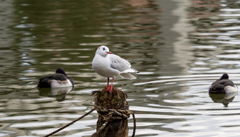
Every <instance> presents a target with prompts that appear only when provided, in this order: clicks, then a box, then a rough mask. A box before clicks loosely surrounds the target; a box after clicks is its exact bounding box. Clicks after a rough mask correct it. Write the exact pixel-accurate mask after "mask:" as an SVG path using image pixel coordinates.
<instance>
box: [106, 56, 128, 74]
mask: <svg viewBox="0 0 240 137" xmlns="http://www.w3.org/2000/svg"><path fill="white" fill-rule="evenodd" d="M108 55H109V59H110V62H111V63H110V67H111V68H112V69H116V70H118V71H120V72H125V71H126V72H125V73H127V72H131V71H127V70H131V64H130V63H129V62H128V61H127V60H125V59H123V58H121V57H119V56H118V55H115V54H108Z"/></svg>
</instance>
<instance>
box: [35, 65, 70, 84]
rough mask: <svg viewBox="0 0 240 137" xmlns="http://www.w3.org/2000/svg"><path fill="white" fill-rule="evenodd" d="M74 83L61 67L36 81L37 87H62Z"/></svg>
mask: <svg viewBox="0 0 240 137" xmlns="http://www.w3.org/2000/svg"><path fill="white" fill-rule="evenodd" d="M73 85H74V81H73V79H72V78H70V77H68V76H67V74H66V73H65V71H64V69H63V68H58V69H57V70H56V73H55V74H51V75H47V76H45V77H42V78H40V79H39V81H38V85H37V87H38V88H63V87H71V86H73Z"/></svg>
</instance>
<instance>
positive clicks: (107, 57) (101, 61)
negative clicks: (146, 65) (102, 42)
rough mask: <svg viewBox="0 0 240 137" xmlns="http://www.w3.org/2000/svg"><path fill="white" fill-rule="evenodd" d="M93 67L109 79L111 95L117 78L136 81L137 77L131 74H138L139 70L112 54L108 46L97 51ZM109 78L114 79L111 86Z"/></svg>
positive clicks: (108, 89) (108, 88)
mask: <svg viewBox="0 0 240 137" xmlns="http://www.w3.org/2000/svg"><path fill="white" fill-rule="evenodd" d="M92 67H93V69H94V71H95V72H97V73H98V74H99V75H101V76H103V77H107V79H108V83H107V86H106V89H107V91H108V92H110V93H111V91H112V86H113V81H114V78H115V77H116V76H119V75H120V76H121V77H123V78H127V79H136V77H135V76H133V75H131V74H130V73H134V72H135V73H138V71H137V70H135V69H133V68H131V64H130V63H129V62H128V61H127V60H125V59H123V58H121V57H119V56H118V55H115V54H112V52H110V51H109V48H108V47H106V46H100V47H99V48H98V49H97V51H96V53H95V57H94V58H93V61H92ZM109 77H112V84H111V85H110V86H109Z"/></svg>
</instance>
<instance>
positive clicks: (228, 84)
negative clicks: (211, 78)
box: [209, 73, 238, 94]
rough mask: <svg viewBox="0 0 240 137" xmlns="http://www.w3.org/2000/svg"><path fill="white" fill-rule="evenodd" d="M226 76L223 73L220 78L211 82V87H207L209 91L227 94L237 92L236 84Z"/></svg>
mask: <svg viewBox="0 0 240 137" xmlns="http://www.w3.org/2000/svg"><path fill="white" fill-rule="evenodd" d="M228 78H229V76H228V74H227V73H224V74H223V75H222V77H221V78H220V79H218V80H216V81H215V82H213V83H212V85H211V87H210V88H209V93H213V94H226V93H227V94H228V93H234V92H238V88H237V86H236V85H235V84H234V83H233V82H232V81H231V80H229V79H228Z"/></svg>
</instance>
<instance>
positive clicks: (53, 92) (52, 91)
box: [38, 87, 73, 101]
mask: <svg viewBox="0 0 240 137" xmlns="http://www.w3.org/2000/svg"><path fill="white" fill-rule="evenodd" d="M72 89H73V87H62V88H38V91H39V95H41V96H46V97H55V98H56V100H57V101H64V100H65V96H66V95H67V94H68V93H69V92H70V91H72Z"/></svg>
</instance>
